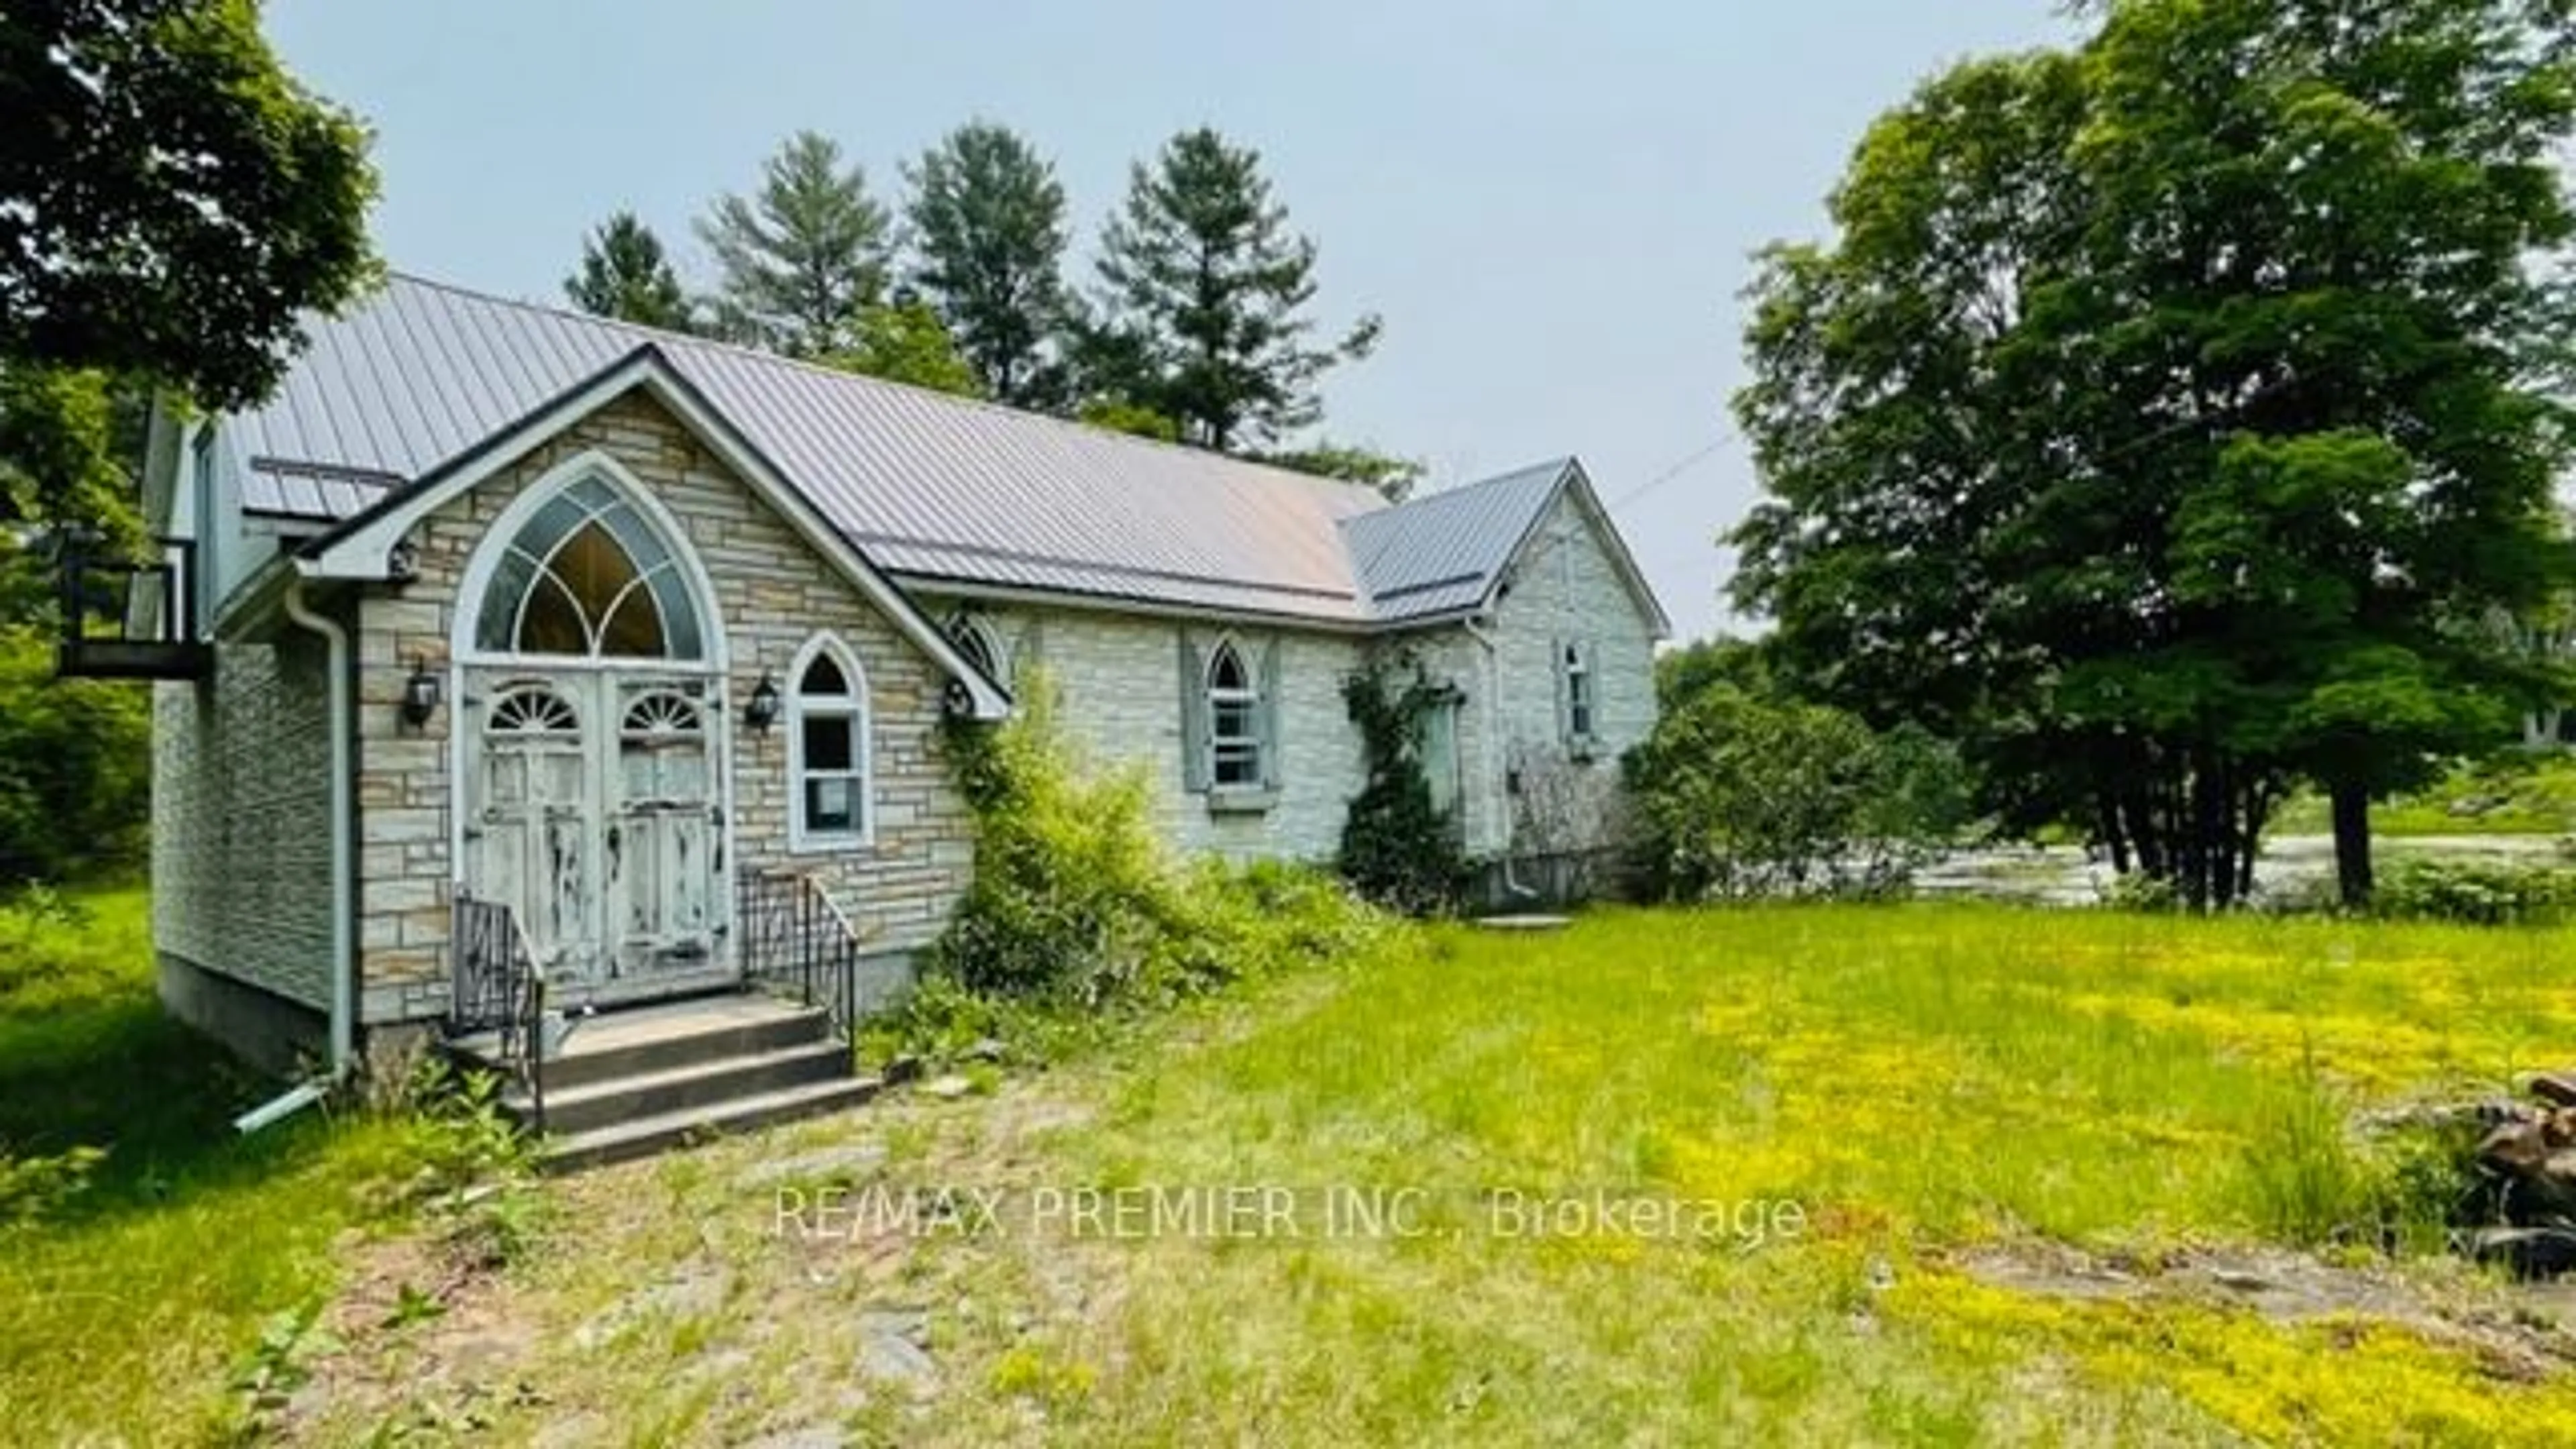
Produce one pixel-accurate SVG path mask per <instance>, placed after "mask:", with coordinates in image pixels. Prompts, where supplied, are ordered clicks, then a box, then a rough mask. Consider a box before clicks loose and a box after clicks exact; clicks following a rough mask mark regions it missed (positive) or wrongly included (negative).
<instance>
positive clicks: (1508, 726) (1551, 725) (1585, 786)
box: [1486, 494, 1655, 855]
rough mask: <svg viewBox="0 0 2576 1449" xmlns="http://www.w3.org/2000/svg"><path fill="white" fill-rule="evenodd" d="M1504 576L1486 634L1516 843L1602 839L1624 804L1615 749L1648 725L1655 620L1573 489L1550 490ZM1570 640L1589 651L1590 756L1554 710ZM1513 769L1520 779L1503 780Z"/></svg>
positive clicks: (1493, 845) (1570, 844) (1635, 740)
mask: <svg viewBox="0 0 2576 1449" xmlns="http://www.w3.org/2000/svg"><path fill="white" fill-rule="evenodd" d="M1504 578H1505V580H1506V588H1505V591H1504V593H1503V597H1502V599H1501V601H1500V602H1499V603H1498V604H1497V605H1496V606H1495V609H1494V620H1493V626H1492V635H1493V639H1494V643H1495V646H1496V653H1495V659H1494V663H1495V665H1496V667H1497V670H1498V672H1499V675H1500V679H1501V688H1500V700H1499V703H1500V706H1501V707H1500V710H1499V711H1498V714H1499V724H1500V737H1499V739H1498V741H1497V745H1498V749H1497V751H1496V753H1497V754H1499V755H1500V756H1501V759H1502V766H1503V769H1504V771H1505V785H1506V792H1507V795H1508V798H1509V799H1510V801H1511V812H1512V831H1513V838H1512V847H1513V853H1514V854H1516V855H1545V854H1556V853H1560V852H1565V851H1580V850H1590V849H1595V848H1598V847H1600V846H1603V845H1606V844H1609V843H1611V840H1610V837H1611V836H1612V835H1613V834H1614V833H1615V832H1616V829H1617V821H1618V817H1619V814H1620V811H1621V809H1622V801H1621V792H1620V788H1619V757H1620V756H1621V755H1623V754H1625V753H1626V752H1627V751H1628V750H1629V749H1631V748H1632V747H1634V746H1636V745H1637V744H1639V743H1641V742H1642V741H1644V739H1645V738H1646V736H1647V735H1649V734H1651V733H1653V732H1654V728H1655V624H1654V621H1653V619H1652V618H1651V617H1650V616H1649V615H1648V614H1647V613H1646V611H1645V610H1644V609H1643V608H1641V607H1640V606H1639V605H1638V603H1637V600H1636V597H1635V596H1634V595H1633V594H1632V593H1630V592H1629V590H1628V588H1627V586H1626V584H1625V583H1624V582H1622V581H1621V579H1620V576H1619V573H1618V570H1617V568H1616V567H1615V566H1614V565H1613V564H1612V563H1611V555H1610V552H1609V549H1608V546H1607V544H1606V542H1605V540H1604V539H1603V538H1602V536H1601V533H1600V531H1599V529H1598V528H1596V527H1595V526H1594V524H1593V522H1592V520H1591V519H1590V518H1589V517H1588V516H1587V515H1586V513H1585V512H1584V510H1583V509H1582V508H1581V507H1579V506H1578V505H1577V504H1576V503H1575V501H1574V499H1573V497H1572V495H1571V494H1568V495H1566V496H1563V497H1560V498H1559V499H1558V500H1557V502H1556V505H1555V507H1554V508H1553V509H1552V510H1551V511H1550V513H1549V515H1548V516H1547V518H1545V519H1544V520H1542V522H1541V523H1540V525H1539V527H1538V529H1537V530H1536V531H1535V532H1534V533H1533V534H1532V535H1531V537H1530V540H1529V542H1528V543H1527V544H1525V545H1524V546H1523V548H1522V552H1521V555H1520V557H1518V558H1517V559H1515V560H1513V562H1512V564H1511V566H1510V568H1509V569H1508V570H1507V571H1506V572H1505V575H1504ZM1567 642H1572V643H1575V644H1578V645H1581V646H1583V647H1584V648H1586V649H1587V651H1588V652H1589V654H1590V656H1591V661H1592V673H1593V691H1594V695H1593V715H1594V719H1593V729H1592V743H1591V750H1590V758H1589V759H1577V758H1575V757H1574V754H1573V752H1571V751H1570V750H1569V749H1568V747H1567V741H1566V739H1565V738H1564V735H1563V733H1562V730H1561V728H1560V725H1559V721H1558V707H1557V691H1558V688H1559V684H1558V679H1557V675H1558V672H1559V670H1560V669H1561V668H1562V665H1561V663H1560V659H1559V654H1560V650H1561V646H1562V645H1563V644H1564V643H1567ZM1514 776H1516V777H1517V785H1518V788H1517V789H1516V790H1513V789H1510V788H1509V786H1510V784H1511V783H1512V782H1513V778H1514ZM1486 823H1487V824H1488V826H1489V828H1490V826H1491V825H1493V824H1496V823H1499V821H1498V820H1497V819H1493V818H1489V819H1488V820H1487V822H1486ZM1499 847H1500V842H1499V841H1488V843H1487V848H1488V849H1489V850H1491V849H1499Z"/></svg>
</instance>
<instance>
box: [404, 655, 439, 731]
mask: <svg viewBox="0 0 2576 1449" xmlns="http://www.w3.org/2000/svg"><path fill="white" fill-rule="evenodd" d="M438 696H439V686H438V676H437V675H436V674H433V673H431V672H430V668H429V661H428V660H427V659H424V658H422V657H421V656H419V655H417V654H415V655H413V656H412V661H411V678H409V679H407V680H404V681H403V694H402V717H403V723H404V724H407V725H410V726H411V727H412V728H413V729H418V728H420V727H421V726H422V725H425V724H427V723H429V717H430V716H431V715H434V714H436V713H438Z"/></svg>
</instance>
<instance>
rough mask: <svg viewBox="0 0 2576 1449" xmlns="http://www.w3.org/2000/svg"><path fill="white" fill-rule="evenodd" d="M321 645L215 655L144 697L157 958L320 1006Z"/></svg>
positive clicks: (325, 936) (243, 647)
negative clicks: (198, 673) (206, 673)
mask: <svg viewBox="0 0 2576 1449" xmlns="http://www.w3.org/2000/svg"><path fill="white" fill-rule="evenodd" d="M326 670H327V659H326V651H325V650H324V648H323V646H322V641H321V640H320V639H319V638H317V637H314V636H312V635H308V634H302V633H289V634H286V635H283V636H281V638H280V639H279V641H278V642H277V643H275V644H219V645H217V646H216V647H215V669H214V675H213V677H212V678H211V679H209V680H208V681H206V682H205V683H203V684H173V683H165V684H159V685H155V686H154V687H153V699H152V703H153V719H152V754H153V760H152V887H153V888H152V935H153V942H154V945H155V946H156V948H157V949H158V950H159V951H160V952H161V953H162V954H163V955H165V956H169V957H174V958H177V959H178V960H180V961H183V962H187V963H189V964H191V965H193V966H194V967H196V968H197V969H200V970H203V971H207V972H212V973H215V974H217V975H221V976H227V977H231V978H234V979H236V980H239V981H243V982H246V983H248V984H250V985H253V986H256V987H259V988H260V989H262V990H265V991H269V992H273V993H275V994H276V995H279V996H282V997H285V998H287V999H288V1000H290V1001H296V1002H300V1003H303V1004H305V1005H307V1006H314V1007H324V1008H327V1007H328V1006H329V1005H330V1002H331V736H330V732H329V718H328V717H329V711H330V688H329V679H328V677H327V672H326Z"/></svg>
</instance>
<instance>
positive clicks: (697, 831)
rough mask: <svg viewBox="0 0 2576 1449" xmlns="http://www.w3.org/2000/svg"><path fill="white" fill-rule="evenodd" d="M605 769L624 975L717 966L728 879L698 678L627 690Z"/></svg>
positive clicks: (691, 972) (691, 974) (611, 893)
mask: <svg viewBox="0 0 2576 1449" xmlns="http://www.w3.org/2000/svg"><path fill="white" fill-rule="evenodd" d="M620 704H621V709H620V711H619V716H620V718H619V724H620V727H619V730H618V739H617V750H616V760H615V763H614V768H612V769H611V770H610V771H609V774H608V782H607V783H608V786H609V789H610V805H609V810H608V825H607V840H606V844H607V849H608V855H609V861H610V865H609V871H608V881H609V887H608V906H609V909H608V921H609V925H610V933H609V948H610V950H611V952H612V954H613V956H614V958H615V961H616V963H617V971H618V974H619V975H620V976H621V977H623V978H630V979H650V978H653V977H656V976H668V977H675V978H677V977H688V978H696V977H698V976H700V975H702V974H704V973H707V972H709V971H712V970H715V969H717V968H718V967H719V965H720V961H719V956H720V950H719V948H720V945H721V927H722V925H723V920H722V911H723V909H724V905H725V892H724V889H723V886H724V882H725V879H726V872H725V862H724V860H723V851H722V848H721V841H722V840H723V830H722V822H723V812H722V809H721V807H720V805H719V802H718V799H717V794H718V791H717V776H718V772H717V769H716V763H715V759H714V754H713V741H712V739H711V735H712V733H713V725H714V723H715V720H714V711H713V710H711V709H709V708H708V707H707V705H706V702H705V699H704V687H703V686H702V685H700V684H698V683H696V682H694V681H691V682H672V681H647V682H644V683H630V684H626V685H624V686H623V687H622V689H621V700H620Z"/></svg>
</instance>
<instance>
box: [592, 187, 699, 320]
mask: <svg viewBox="0 0 2576 1449" xmlns="http://www.w3.org/2000/svg"><path fill="white" fill-rule="evenodd" d="M564 295H565V296H567V297H569V298H571V299H572V303H573V305H574V306H576V307H579V308H580V309H581V310H583V311H585V312H588V313H590V314H591V315H593V316H596V317H614V318H616V319H618V320H619V321H621V322H636V323H641V324H642V325H644V326H646V327H662V328H667V329H669V330H671V331H674V332H686V331H689V330H691V328H692V325H693V323H694V321H695V312H696V309H695V308H693V307H692V306H691V305H690V303H689V297H688V293H686V292H685V291H683V290H681V287H680V275H679V273H678V272H676V271H674V270H672V267H671V259H670V257H669V256H668V255H667V254H665V253H664V252H663V250H662V239H661V238H660V237H657V236H655V235H654V234H653V229H652V228H651V227H649V226H646V225H645V224H644V223H643V222H642V221H640V220H638V219H637V218H636V216H635V213H633V212H631V211H621V212H618V213H616V214H615V215H613V216H611V217H609V218H608V220H606V221H604V222H602V223H600V225H599V227H598V229H597V230H595V231H593V232H592V233H591V234H590V235H589V236H587V237H585V238H583V239H582V244H581V270H579V271H577V272H575V273H573V274H572V275H571V276H569V277H566V278H564Z"/></svg>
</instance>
